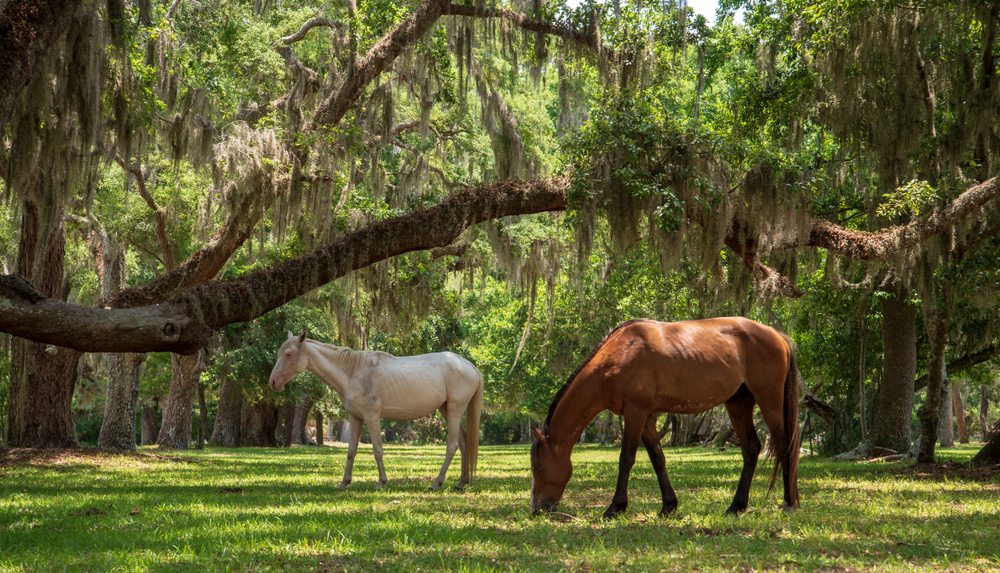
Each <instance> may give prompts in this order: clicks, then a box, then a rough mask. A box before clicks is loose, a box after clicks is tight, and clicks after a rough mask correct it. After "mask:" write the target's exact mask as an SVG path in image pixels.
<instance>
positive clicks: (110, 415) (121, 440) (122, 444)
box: [97, 352, 146, 452]
mask: <svg viewBox="0 0 1000 573" xmlns="http://www.w3.org/2000/svg"><path fill="white" fill-rule="evenodd" d="M104 359H105V361H106V362H107V365H108V392H107V400H106V401H105V403H104V422H103V423H102V424H101V434H100V436H99V437H98V439H97V445H98V446H100V447H102V448H107V449H109V450H122V451H126V452H134V451H135V418H136V409H137V407H138V404H139V374H140V372H141V370H142V364H143V362H145V361H146V355H145V354H139V353H135V352H125V353H117V352H109V353H106V354H105V355H104Z"/></svg>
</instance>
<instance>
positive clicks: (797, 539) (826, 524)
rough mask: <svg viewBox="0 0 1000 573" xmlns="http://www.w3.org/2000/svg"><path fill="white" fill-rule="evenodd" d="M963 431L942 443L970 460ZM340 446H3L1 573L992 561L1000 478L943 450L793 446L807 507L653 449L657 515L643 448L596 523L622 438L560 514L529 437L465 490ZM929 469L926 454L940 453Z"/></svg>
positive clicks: (578, 463) (695, 454) (583, 469)
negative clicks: (667, 504)
mask: <svg viewBox="0 0 1000 573" xmlns="http://www.w3.org/2000/svg"><path fill="white" fill-rule="evenodd" d="M977 449H978V447H977V446H963V447H960V448H956V449H952V450H942V451H941V452H940V457H941V458H942V459H951V460H958V461H962V460H967V459H969V458H970V457H971V456H972V455H973V454H974V453H975V451H976V450H977ZM345 450H346V448H344V447H343V446H342V445H340V444H338V445H337V446H334V447H318V448H317V447H299V448H293V449H240V450H230V449H206V450H204V451H201V452H198V451H189V452H171V453H168V454H165V455H160V454H158V453H157V452H156V451H155V450H146V449H143V452H142V453H140V454H139V455H135V456H111V455H107V454H102V453H99V452H96V451H82V452H73V453H72V454H69V455H66V454H64V453H59V452H52V451H50V452H45V453H44V454H45V455H37V454H32V455H31V456H30V457H25V456H24V455H23V454H24V452H23V451H17V452H11V451H8V452H3V451H0V464H2V465H0V571H24V570H28V571H62V570H67V571H81V570H91V571H111V570H118V571H214V570H227V571H428V570H431V571H437V570H449V571H507V570H517V571H521V570H528V571H553V570H561V569H572V570H578V571H604V570H620V571H693V570H699V571H779V570H803V571H875V570H878V571H914V570H916V571H946V570H948V571H952V570H953V571H992V570H1000V474H998V472H997V471H996V470H995V468H994V470H993V471H992V472H989V471H986V472H984V471H970V470H968V469H967V468H965V467H964V466H960V465H957V464H949V466H948V468H947V469H948V471H947V472H945V473H942V472H941V471H936V472H924V473H920V472H917V471H915V470H914V469H913V468H912V467H908V466H903V465H900V464H866V465H862V464H840V463H833V462H829V461H825V460H822V459H819V458H804V459H803V460H802V464H801V479H800V488H801V490H802V509H801V510H799V511H798V512H797V513H795V514H794V515H785V514H784V513H782V512H781V511H779V509H778V506H779V497H778V496H777V495H772V496H771V498H770V499H767V500H764V499H762V496H763V493H764V490H765V485H766V482H765V478H766V477H767V472H768V471H769V466H770V463H769V462H767V463H762V464H761V467H760V468H759V470H758V475H757V478H756V480H755V484H754V488H753V489H752V490H751V500H750V503H751V508H750V511H749V512H747V513H746V514H745V515H743V516H741V517H738V518H732V517H727V516H724V515H723V514H722V513H723V511H725V509H726V507H728V505H729V502H730V500H731V496H732V490H733V488H734V487H735V484H736V478H737V476H738V474H739V469H740V457H739V450H738V449H733V448H730V449H729V450H728V451H726V452H716V451H712V450H707V449H699V448H690V449H681V450H668V451H667V467H668V470H669V471H670V475H671V478H672V481H673V484H674V487H675V489H676V490H677V495H678V497H679V498H680V508H679V510H678V512H677V513H676V514H675V515H674V516H672V517H670V518H668V519H660V518H657V517H656V512H657V511H658V510H659V508H660V500H659V492H658V489H657V487H656V480H655V477H654V476H653V474H652V470H651V469H650V466H649V461H648V459H647V458H646V457H645V455H644V454H643V455H642V457H640V458H639V461H638V462H637V463H636V468H635V470H634V471H633V473H632V483H631V491H630V492H631V505H630V507H629V510H628V513H627V514H626V516H625V517H624V518H621V519H618V520H614V521H604V520H602V519H601V513H602V512H603V511H604V509H605V507H606V506H607V504H608V503H609V502H610V499H611V494H612V492H613V489H614V480H615V477H616V475H617V460H618V451H617V450H616V449H614V448H610V447H608V448H601V447H596V446H583V447H577V449H576V450H575V451H574V455H573V458H574V462H575V471H574V475H573V479H572V481H571V482H570V485H569V488H568V489H567V492H566V496H565V498H564V500H563V503H562V506H561V507H560V511H562V512H565V513H559V514H554V515H546V516H537V517H532V516H530V515H529V514H528V488H529V473H528V448H527V447H526V446H508V447H502V446H484V447H482V449H481V450H480V455H481V457H480V460H479V472H480V475H479V479H478V480H477V481H476V482H475V483H474V484H473V485H472V486H470V487H469V488H468V489H467V491H465V492H455V491H454V490H451V489H450V486H451V485H453V484H454V483H455V481H456V480H457V477H458V469H459V468H458V465H457V459H456V463H455V464H454V465H453V466H452V471H451V474H450V475H449V480H448V482H447V483H446V485H448V486H449V489H447V490H444V489H443V490H442V491H439V492H428V491H426V489H427V487H428V486H429V485H430V483H431V480H432V479H433V477H434V476H435V475H436V473H437V470H438V468H439V464H440V462H441V458H442V455H443V452H444V447H443V446H428V447H416V446H395V445H390V446H388V447H387V448H386V469H387V471H388V473H389V485H388V486H387V488H386V489H385V490H383V491H376V489H375V483H374V482H375V479H376V477H377V475H376V471H375V464H374V461H373V459H372V457H371V447H370V446H362V448H361V450H360V451H359V454H358V457H357V461H356V463H355V472H354V479H355V482H354V483H353V484H352V485H351V486H350V487H349V488H348V490H347V491H343V492H341V491H337V490H336V489H335V486H336V485H337V484H338V483H339V482H340V478H341V474H342V472H343V464H344V458H345ZM939 470H940V468H939Z"/></svg>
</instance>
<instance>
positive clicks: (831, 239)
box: [788, 176, 1000, 260]
mask: <svg viewBox="0 0 1000 573" xmlns="http://www.w3.org/2000/svg"><path fill="white" fill-rule="evenodd" d="M998 197H1000V176H995V177H993V178H991V179H988V180H986V181H984V182H982V183H979V184H978V185H974V186H972V187H970V188H968V189H967V190H965V191H964V192H963V193H962V194H961V195H959V196H958V197H956V198H955V199H954V200H952V201H951V202H950V203H948V204H947V205H943V206H941V207H938V208H936V209H934V210H933V211H931V212H930V213H929V214H928V215H926V216H924V217H920V218H918V219H914V220H913V222H911V223H909V224H907V225H901V226H896V227H890V228H888V229H884V230H882V231H878V232H875V233H870V232H865V231H856V230H853V229H847V228H844V227H841V226H839V225H835V224H833V223H830V222H829V221H826V220H824V219H819V218H814V219H813V225H812V230H811V232H810V234H809V240H808V242H807V243H806V245H804V246H809V247H820V248H823V249H827V250H828V251H830V252H832V253H835V254H837V255H841V256H844V257H849V258H852V259H862V260H873V259H879V260H884V259H888V258H890V257H891V256H893V255H894V254H896V253H899V252H900V251H903V250H905V249H909V248H912V247H915V246H917V245H919V244H920V243H923V242H924V241H926V240H927V239H930V238H931V237H933V236H935V235H937V234H939V233H941V232H942V231H944V230H945V229H947V228H948V227H949V226H951V225H953V224H955V223H957V222H958V221H960V220H962V219H964V218H965V217H967V216H969V215H970V214H972V213H973V212H974V211H976V210H977V209H980V208H981V207H983V206H985V205H986V204H987V203H989V202H991V201H994V200H996V199H997V198H998ZM788 246H789V247H794V246H798V245H788Z"/></svg>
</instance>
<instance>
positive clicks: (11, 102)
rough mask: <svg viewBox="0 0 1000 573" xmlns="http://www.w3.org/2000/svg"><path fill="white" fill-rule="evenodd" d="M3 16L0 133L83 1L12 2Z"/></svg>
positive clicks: (0, 26) (0, 24)
mask: <svg viewBox="0 0 1000 573" xmlns="http://www.w3.org/2000/svg"><path fill="white" fill-rule="evenodd" d="M6 4H7V5H6V6H5V7H4V9H3V11H2V12H0V70H3V75H2V81H0V133H3V131H4V130H5V129H6V128H7V122H9V121H10V117H11V114H12V113H13V112H14V106H15V105H17V99H18V96H19V95H21V90H23V89H24V87H25V86H26V85H28V82H29V81H31V79H32V78H33V77H34V76H35V72H36V71H37V68H38V64H39V63H40V62H41V60H42V58H43V57H44V56H45V54H46V53H47V52H48V51H49V48H51V47H52V46H53V44H55V42H56V40H58V39H59V36H61V35H62V33H63V32H65V31H66V27H67V26H69V23H70V20H71V19H72V18H73V13H74V12H76V9H77V7H78V6H79V5H80V0H10V2H8V3H6Z"/></svg>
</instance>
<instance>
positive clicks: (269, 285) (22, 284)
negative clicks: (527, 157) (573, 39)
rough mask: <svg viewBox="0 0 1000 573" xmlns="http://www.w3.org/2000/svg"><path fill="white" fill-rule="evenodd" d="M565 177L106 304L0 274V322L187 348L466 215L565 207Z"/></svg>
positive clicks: (427, 241) (75, 336) (58, 336)
mask: <svg viewBox="0 0 1000 573" xmlns="http://www.w3.org/2000/svg"><path fill="white" fill-rule="evenodd" d="M568 185H569V183H568V181H567V180H566V179H563V178H555V179H547V180H542V181H532V182H522V181H504V182H500V183H495V184H492V185H487V186H483V187H479V188H476V189H470V190H467V191H464V192H462V193H459V194H457V195H455V196H453V197H451V198H449V199H446V200H445V201H443V202H441V203H439V204H438V205H435V206H434V207H430V208H428V209H424V210H422V211H416V212H414V213H410V214H408V215H403V216H401V217H396V218H394V219H387V220H383V221H379V222H377V223H374V224H372V225H370V226H368V227H366V228H364V229H362V230H360V231H357V232H355V233H352V234H350V235H347V236H345V237H343V238H341V239H340V240H338V241H337V242H335V243H332V244H330V245H327V246H325V247H322V248H320V249H317V250H315V251H312V252H311V253H308V254H306V255H303V256H301V257H299V258H296V259H292V260H289V261H286V262H284V263H281V264H279V265H277V266H275V267H273V268H271V269H266V270H261V271H257V272H254V273H251V274H249V275H246V276H244V277H240V278H237V279H233V280H229V281H217V282H210V283H206V284H204V285H201V286H198V287H196V288H193V289H190V290H188V291H186V292H184V293H182V294H181V295H179V296H177V297H176V298H174V299H172V300H170V301H168V302H167V303H165V304H154V305H150V306H143V307H139V308H130V309H113V310H105V309H99V308H91V307H83V306H77V305H71V304H67V303H63V302H61V301H58V300H55V299H50V298H46V297H44V296H42V295H41V294H40V293H38V291H37V290H35V288H34V287H33V286H32V285H31V284H30V283H28V281H26V280H25V279H24V278H22V277H19V276H16V275H7V276H2V277H0V331H3V332H8V333H10V334H13V335H15V336H20V337H22V338H28V339H31V340H35V341H38V342H42V343H48V344H55V345H58V346H65V347H69V348H74V349H77V350H82V351H86V352H148V351H161V352H162V351H170V352H179V353H192V352H195V351H197V350H198V349H199V348H201V347H202V346H204V344H205V343H206V342H207V340H208V337H209V336H210V335H211V334H212V332H213V331H214V330H215V329H218V328H221V327H222V326H224V325H226V324H229V323H232V322H243V321H248V320H253V319H254V318H257V317H259V316H261V315H263V314H264V313H266V312H268V311H270V310H273V309H275V308H277V307H279V306H281V305H283V304H285V303H286V302H288V301H290V300H292V299H294V298H296V297H298V296H301V295H303V294H305V293H307V292H309V291H311V290H313V289H315V288H317V287H319V286H322V285H324V284H327V283H329V282H331V281H333V280H335V279H337V278H339V277H342V276H344V275H345V274H347V273H348V272H350V271H352V270H355V269H360V268H363V267H366V266H368V265H371V264H373V263H375V262H378V261H381V260H384V259H387V258H390V257H393V256H396V255H400V254H403V253H408V252H411V251H417V250H425V249H433V248H436V247H446V246H448V245H450V244H451V243H452V242H453V241H454V240H455V239H456V238H457V237H458V236H459V235H460V234H461V233H462V231H464V230H465V229H466V228H468V227H469V226H470V225H474V224H476V223H480V222H483V221H487V220H490V219H495V218H498V217H505V216H509V215H522V214H528V213H540V212H546V211H561V210H563V209H565V208H566V188H567V187H568Z"/></svg>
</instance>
